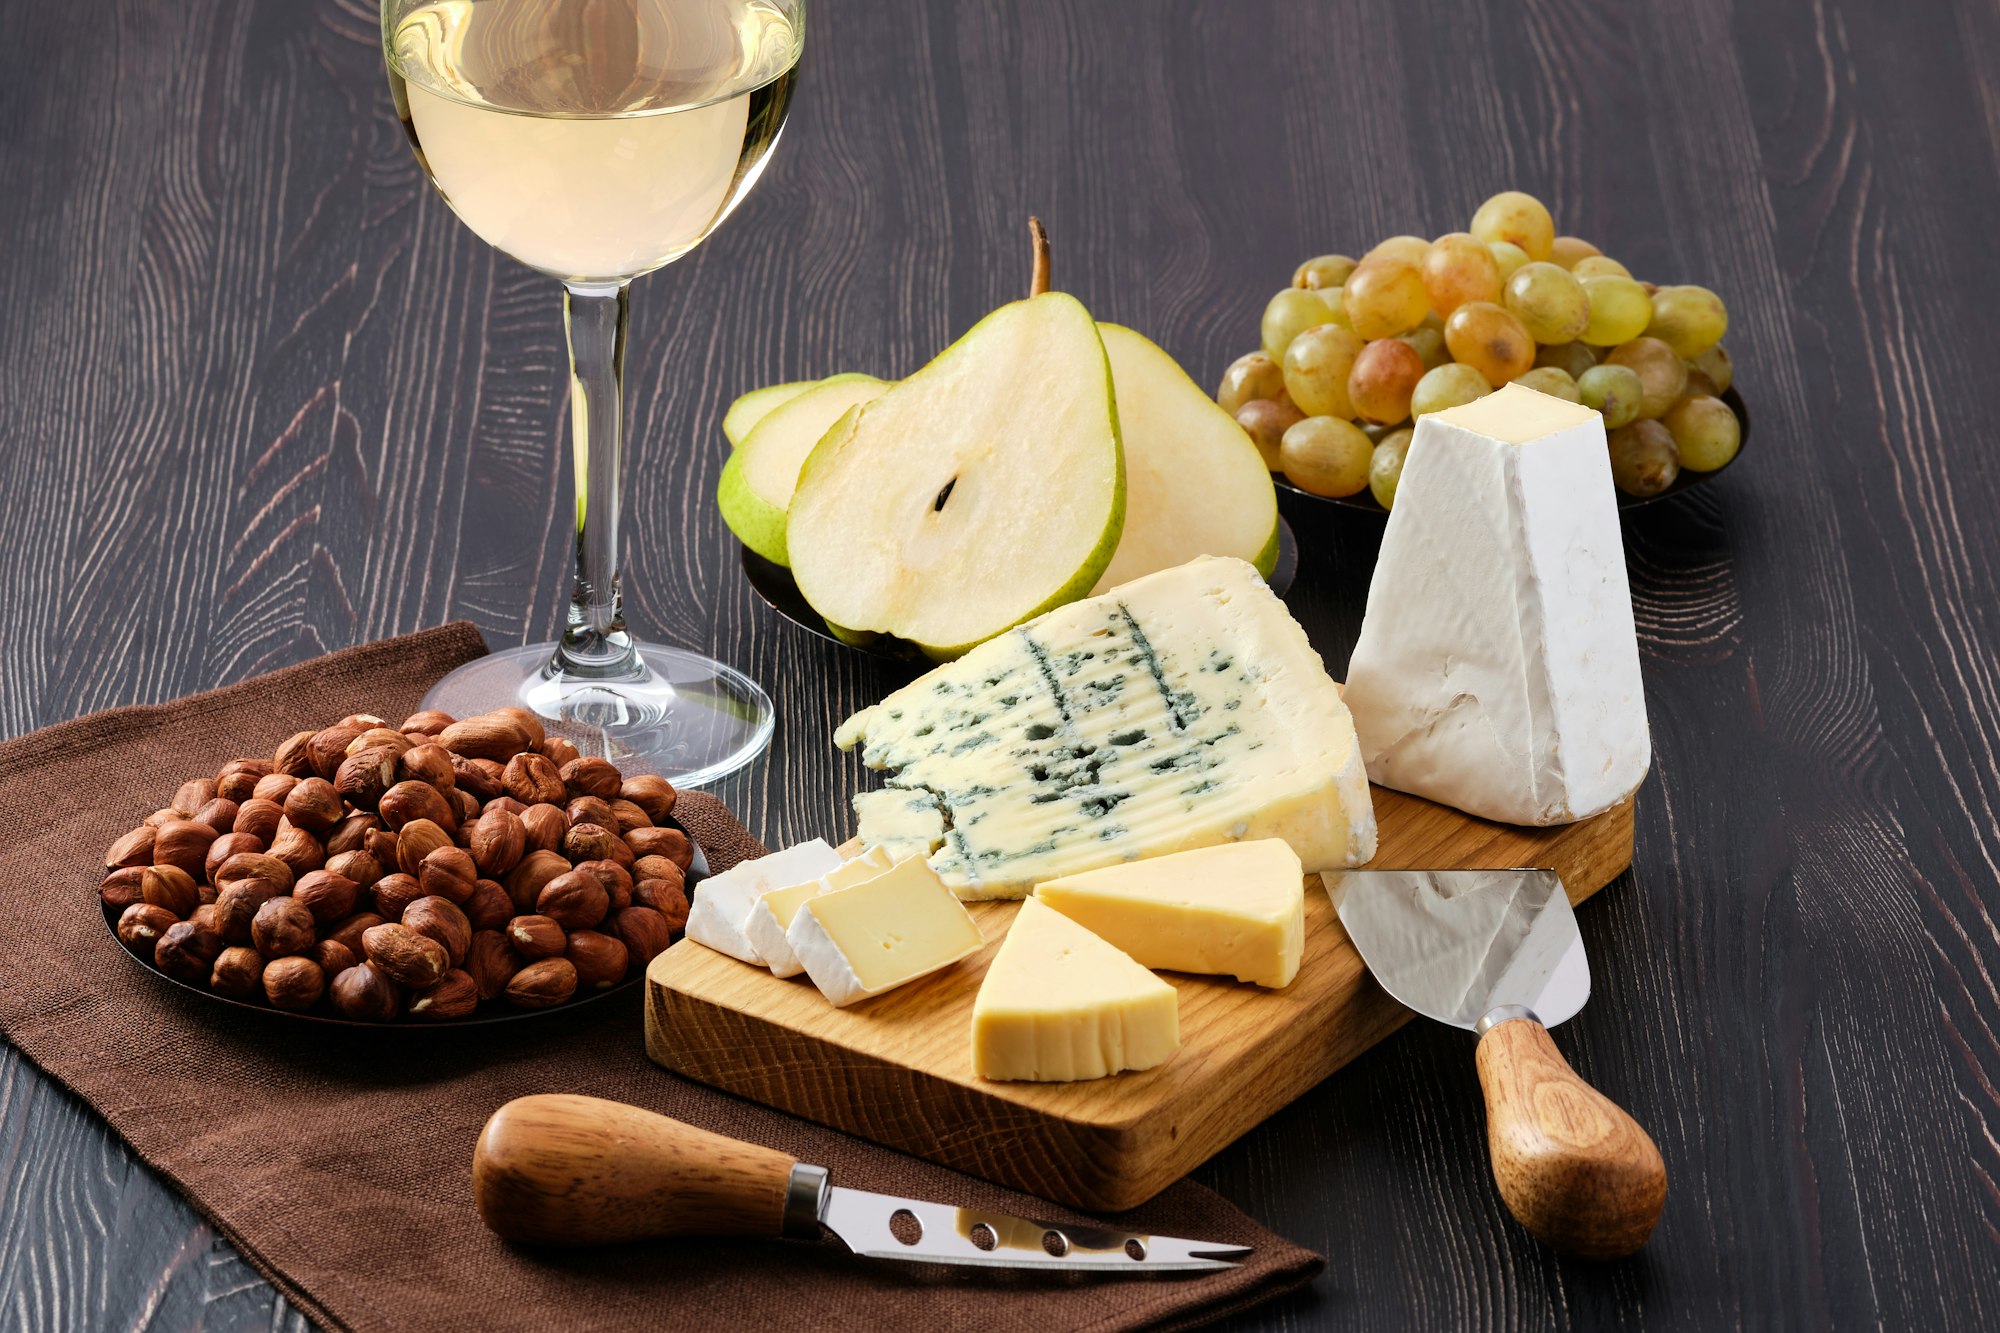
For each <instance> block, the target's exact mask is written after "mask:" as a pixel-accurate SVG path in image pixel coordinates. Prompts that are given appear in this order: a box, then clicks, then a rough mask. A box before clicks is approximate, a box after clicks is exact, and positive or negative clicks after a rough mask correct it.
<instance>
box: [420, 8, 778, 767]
mask: <svg viewBox="0 0 2000 1333" xmlns="http://www.w3.org/2000/svg"><path fill="white" fill-rule="evenodd" d="M804 40H805V3H804V0H382V46H383V51H384V54H385V56H386V59H387V63H388V67H389V87H390V90H391V92H392V93H393V95H394V97H395V103H396V115H397V116H398V118H400V119H401V121H402V123H403V128H404V130H405V131H406V132H407V133H408V135H409V138H410V146H411V147H412V148H414V149H415V150H416V154H417V161H418V162H420V163H421V164H422V165H423V168H424V171H425V172H426V173H427V174H428V175H429V176H430V179H431V183H432V184H433V185H435V186H436V187H437V189H438V193H439V194H441V195H443V196H444V199H445V202H446V203H448V204H450V206H451V208H452V211H453V212H455V213H457V214H458V216H459V219H460V220H461V221H462V222H464V223H465V224H466V225H467V226H468V227H470V228H472V230H473V231H474V232H476V233H478V235H479V236H480V237H481V238H482V239H484V240H485V241H486V242H487V243H489V244H491V245H493V246H494V247H495V248H497V249H499V250H501V251H502V252H504V253H506V254H509V255H512V256H513V257H514V258H516V259H518V260H520V261H521V262H522V263H524V264H527V265H528V266H530V267H531V268H535V269H538V270H540V271H541V272H543V273H547V274H548V275H550V276H551V277H553V278H557V279H559V280H560V281H561V282H562V284H563V317H564V324H565V326H566V328H567V330H568V334H569V352H570V435H571V446H572V450H573V452H574V455H575V470H576V581H575V584H574V587H573V589H572V591H571V594H570V607H569V619H568V624H567V626H566V627H565V628H564V630H563V634H562V638H561V639H560V640H558V641H557V642H555V643H538V644H529V645H526V646H524V647H519V648H511V649H506V650H503V651H501V652H498V653H494V654H492V655H491V656H489V657H484V658H481V659H480V660H478V661H476V662H471V663H468V664H466V665H465V666H462V667H460V668H459V669H458V670H456V671H453V672H452V673H451V674H450V675H448V676H446V677H445V678H444V679H443V680H441V681H439V682H438V683H437V684H436V685H435V686H433V687H432V689H431V692H430V693H429V694H428V695H426V696H425V698H424V702H423V706H424V707H425V708H436V709H442V710H443V711H445V712H448V713H452V714H455V715H459V716H469V715H471V714H475V713H482V712H485V711H487V710H489V709H493V708H499V707H503V706H508V705H518V706H522V707H526V708H529V709H532V710H533V711H534V712H535V713H536V714H538V715H539V716H541V717H542V718H543V719H545V724H546V726H547V729H548V730H550V731H551V732H553V733H555V734H560V735H565V736H567V737H569V739H571V740H572V741H574V742H575V743H576V744H577V745H578V747H579V748H580V749H582V750H583V751H584V752H585V753H587V754H601V755H604V756H606V757H607V758H610V759H612V760H613V762H615V763H618V764H620V765H621V766H623V767H631V768H635V769H639V768H644V769H652V770H654V771H657V772H659V773H662V774H664V775H666V776H668V777H670V778H673V779H674V780H675V781H678V782H681V783H683V784H692V783H698V782H702V781H706V780H709V779H712V778H715V777H719V776H720V775H722V774H724V773H727V772H730V771H731V770H733V769H735V768H738V767H741V766H742V765H743V764H746V763H748V762H749V761H750V760H752V759H754V758H755V757H756V756H757V755H758V754H759V753H761V752H762V750H763V749H764V747H765V746H766V745H767V744H769V743H770V738H771V729H772V713H771V701H770V699H769V698H768V697H767V696H766V695H765V693H764V691H763V690H761V689H759V688H758V687H757V685H756V683H755V682H754V681H752V680H750V678H749V677H747V676H745V675H743V674H742V673H741V672H739V671H736V670H734V669H732V668H730V667H727V666H724V665H723V664H722V663H720V662H716V661H714V660H712V659H710V658H708V657H704V656H702V655H701V654H698V653H691V652H687V651H684V650H682V649H678V648H668V647H664V646H661V645H657V644H650V643H642V642H639V641H637V640H635V639H633V638H632V636H631V635H630V634H628V633H627V632H626V629H625V621H624V616H623V612H622V610H621V606H620V600H619V587H618V517H619V515H618V505H619V467H620V456H621V453H622V446H623V439H622V435H623V394H622V389H623V384H622V381H623V376H624V354H625V328H626V297H627V292H628V290H629V286H630V283H631V281H632V279H633V278H635V277H637V276H638V275H640V274H642V273H647V272H650V271H652V270H653V269H656V268H659V267H661V266H663V265H665V264H670V263H672V262H673V261H674V260H676V259H678V258H680V257H681V256H682V255H684V254H686V253H687V252H688V251H690V250H692V249H694V247H695V246H697V245H699V244H700V243H701V242H702V240H703V239H704V238H705V237H706V236H707V235H708V234H709V233H710V232H711V231H713V230H714V229H715V228H716V226H717V225H718V224H720V223H721V221H722V220H723V219H724V218H725V217H727V216H729V213H730V211H731V210H732V209H733V208H735V206H736V205H737V203H738V202H739V201H741V200H742V198H743V196H744V194H745V193H747V192H748V191H749V189H750V187H751V185H753V184H754V183H755V182H756V180H757V177H758V175H759V174H760V173H761V172H762V171H763V169H764V164H765V163H766V162H767V161H769V160H770V153H771V149H772V148H773V147H774V146H775V145H776V144H777V141H778V135H779V132H780V131H781V130H783V128H784V125H785V111H786V108H787V106H788V105H789V103H790V102H791V96H792V87H793V84H794V82H795V80H796V78H797V71H798V61H799V55H800V52H801V50H802V49H803V44H804Z"/></svg>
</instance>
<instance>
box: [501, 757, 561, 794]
mask: <svg viewBox="0 0 2000 1333" xmlns="http://www.w3.org/2000/svg"><path fill="white" fill-rule="evenodd" d="M500 781H501V783H502V785H504V786H505V787H506V788H507V794H508V795H509V796H511V797H513V798H514V799H515V800H517V801H519V802H521V803H522V804H523V805H540V804H543V803H548V804H551V805H554V804H557V803H559V802H561V801H562V799H563V796H564V794H565V793H564V789H563V780H562V774H561V773H560V772H559V771H557V769H556V766H555V763H554V762H553V761H552V760H550V759H547V758H545V757H544V756H542V755H538V754H535V753H533V752H532V751H530V752H528V753H525V754H517V755H515V756H514V757H513V758H512V759H509V760H508V761H507V767H506V770H505V771H504V772H503V773H502V774H501V776H500Z"/></svg>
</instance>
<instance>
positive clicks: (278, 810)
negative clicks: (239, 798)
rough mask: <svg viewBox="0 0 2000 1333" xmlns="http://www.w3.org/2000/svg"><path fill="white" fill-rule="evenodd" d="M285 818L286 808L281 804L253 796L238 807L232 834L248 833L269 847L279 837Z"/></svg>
mask: <svg viewBox="0 0 2000 1333" xmlns="http://www.w3.org/2000/svg"><path fill="white" fill-rule="evenodd" d="M284 817H285V807H284V806H283V805H282V804H281V803H280V802H277V801H268V800H265V799H264V798H263V797H261V796H253V797H251V798H250V799H249V800H247V801H245V802H244V803H243V804H241V805H239V806H237V807H236V825H235V827H234V828H232V829H231V830H230V832H232V833H247V834H249V835H250V836H251V837H253V838H255V839H256V840H257V841H258V842H260V843H262V844H265V845H266V846H268V845H269V844H270V841H271V839H272V838H275V837H276V836H277V835H278V824H279V821H281V820H283V819H284Z"/></svg>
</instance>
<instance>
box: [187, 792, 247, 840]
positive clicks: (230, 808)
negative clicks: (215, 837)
mask: <svg viewBox="0 0 2000 1333" xmlns="http://www.w3.org/2000/svg"><path fill="white" fill-rule="evenodd" d="M240 809H242V807H241V806H239V805H237V804H236V802H234V801H232V800H228V799H227V798H225V797H221V796H218V797H216V798H215V799H214V800H212V801H210V802H209V803H208V804H207V805H204V806H203V807H202V808H201V809H199V810H197V811H195V812H194V822H195V823H197V824H206V825H208V826H209V827H210V828H212V829H214V830H215V831H216V832H217V833H227V832H229V831H230V830H231V829H233V828H235V827H236V814H237V811H239V810H240Z"/></svg>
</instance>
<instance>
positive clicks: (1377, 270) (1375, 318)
mask: <svg viewBox="0 0 2000 1333" xmlns="http://www.w3.org/2000/svg"><path fill="white" fill-rule="evenodd" d="M1341 290H1342V292H1343V296H1342V304H1343V306H1344V308H1345V309H1346V312H1347V322H1348V325H1349V326H1350V327H1352V328H1353V330H1354V331H1355V332H1356V333H1358V334H1360V335H1361V336H1362V337H1364V338H1367V339H1370V340H1371V341H1372V340H1373V339H1376V338H1393V337H1395V336H1396V335H1397V334H1399V333H1404V332H1407V331H1408V330H1410V329H1414V328H1416V327H1417V325H1419V324H1421V323H1423V322H1424V312H1425V311H1426V310H1429V309H1430V298H1429V297H1427V296H1426V295H1424V280H1423V276H1422V275H1421V274H1420V273H1418V272H1417V267H1416V265H1414V264H1411V263H1409V262H1407V261H1406V260H1402V259H1397V258H1395V257H1394V256H1379V257H1373V258H1369V259H1364V260H1362V261H1361V264H1360V266H1359V267H1358V268H1356V269H1355V270H1354V272H1353V273H1351V274H1349V275H1348V278H1347V285H1346V286H1345V287H1344V288H1342V289H1341Z"/></svg>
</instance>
